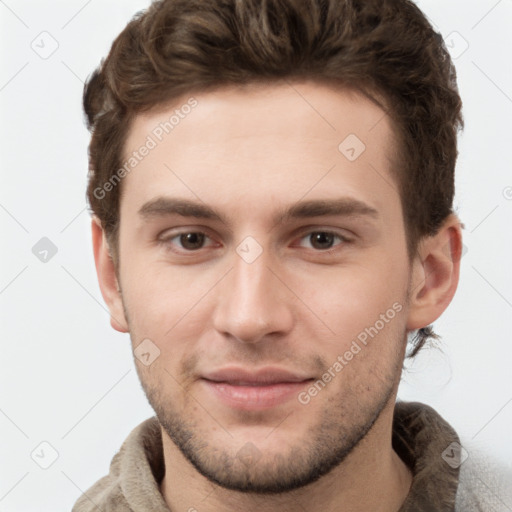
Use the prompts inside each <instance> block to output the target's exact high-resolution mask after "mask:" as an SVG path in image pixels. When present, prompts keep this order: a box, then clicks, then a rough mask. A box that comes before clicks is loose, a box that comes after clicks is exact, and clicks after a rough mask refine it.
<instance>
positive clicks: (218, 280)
mask: <svg viewBox="0 0 512 512" xmlns="http://www.w3.org/2000/svg"><path fill="white" fill-rule="evenodd" d="M194 98H195V100H194V101H190V102H189V103H188V104H189V105H192V104H193V107H191V108H183V105H185V104H187V100H188V97H185V98H184V99H183V100H182V101H180V102H177V103H175V104H173V105H172V106H171V107H169V109H165V110H164V111H159V112H157V113H155V112H152V113H148V114H144V115H141V116H139V117H137V118H136V119H135V121H134V124H133V126H132V129H131V131H130V134H129V137H128V140H127V144H126V158H127V159H128V158H129V157H130V156H133V151H138V150H139V148H141V147H142V146H144V145H146V147H148V146H151V147H150V149H149V150H148V151H147V152H146V151H139V156H140V153H142V152H143V153H147V154H146V156H144V157H143V158H140V161H138V163H137V165H136V167H134V168H133V170H131V171H130V172H129V173H128V175H127V176H126V177H125V178H124V179H123V183H122V187H123V194H122V200H121V209H120V219H121V221H120V230H119V255H120V266H119V268H118V275H119V282H120V288H121V293H122V295H121V296H122V304H123V308H124V317H123V318H122V319H121V324H123V325H125V326H126V329H127V330H129V332H130V335H131V339H132V343H133V348H134V349H135V353H136V354H137V353H139V354H140V353H141V352H143V357H141V360H139V359H136V365H137V370H138V373H139V376H140V379H141V382H142V386H143V388H144V390H145V392H146V394H147V396H148V399H149V401H150V403H151V405H152V406H153V408H154V410H155V412H156V414H157V416H158V419H159V421H160V423H161V425H162V427H163V429H164V431H165V433H166V434H167V435H168V436H169V438H170V439H172V441H173V443H174V445H175V446H176V447H178V448H179V450H180V451H181V452H182V454H183V455H184V456H185V457H186V458H187V459H188V460H189V461H190V462H191V463H192V464H193V465H194V466H195V467H196V469H197V470H198V471H199V472H200V473H202V474H203V475H205V476H207V477H208V478H209V479H210V480H211V481H213V482H216V483H218V484H220V485H222V486H224V487H226V488H230V489H238V490H246V491H247V490H250V491H255V492H279V491H285V490H290V489H293V488H296V487H299V486H302V485H305V484H307V483H310V482H312V481H314V480H315V479H318V478H319V477H320V476H322V475H323V474H325V473H327V472H328V471H330V470H332V469H333V468H334V467H336V466H337V465H338V464H339V463H340V462H341V461H342V460H343V459H344V458H345V457H347V456H348V455H349V454H350V453H351V452H352V451H353V450H354V449H355V448H356V447H357V446H358V444H359V443H360V441H361V440H362V439H363V438H364V437H365V436H366V435H367V434H368V432H369V431H371V429H372V426H373V425H374V424H375V422H377V421H378V419H379V417H381V415H382V414H383V411H385V410H386V408H387V409H390V408H391V409H392V407H393V405H394V397H395V394H396V386H397V384H398V380H399V377H400V371H401V367H402V361H403V355H404V347H405V335H406V330H407V327H406V324H407V319H406V317H407V310H408V304H407V294H408V289H409V286H410V266H409V260H408V256H407V246H406V235H405V229H404V222H403V213H402V209H401V202H400V197H399V195H398V192H397V185H396V181H395V178H394V175H393V172H392V170H393V169H392V166H393V163H392V156H393V148H395V141H394V139H393V128H392V125H391V123H390V121H389V120H388V118H387V117H386V116H385V115H384V112H383V111H382V110H381V109H380V108H379V107H377V106H376V105H375V104H374V103H373V102H371V101H370V100H369V99H367V98H366V97H365V96H363V95H360V94H358V93H354V92H348V91H346V90H339V89H338V90H336V89H333V88H330V87H327V86H323V85H319V84H313V83H298V84H294V86H293V87H291V86H290V85H266V86H251V87H248V88H246V89H244V90H241V89H221V90H218V91H216V92H208V93H203V94H196V95H194ZM176 110H178V113H176V112H175V111H176ZM173 115H175V117H176V116H177V117H176V119H177V118H179V121H176V119H174V120H173V121H172V122H173V127H172V130H171V129H169V125H165V124H162V123H165V122H166V121H169V119H170V118H171V116H173ZM162 126H167V131H168V133H166V131H165V130H164V129H163V128H162ZM159 127H160V129H159ZM148 137H150V139H151V140H152V141H153V142H154V143H155V144H153V142H149V140H150V139H148ZM159 139H161V140H159ZM363 144H364V146H363ZM144 340H146V341H144ZM148 340H149V341H148ZM142 342H144V344H143V345H140V344H141V343H142ZM139 345H140V347H139ZM138 347H139V348H138ZM150 362H151V364H149V363H150Z"/></svg>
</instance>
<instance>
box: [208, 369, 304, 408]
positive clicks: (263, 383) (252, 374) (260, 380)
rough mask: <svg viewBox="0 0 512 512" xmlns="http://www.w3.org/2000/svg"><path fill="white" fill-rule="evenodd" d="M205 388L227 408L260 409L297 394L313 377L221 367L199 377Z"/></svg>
mask: <svg viewBox="0 0 512 512" xmlns="http://www.w3.org/2000/svg"><path fill="white" fill-rule="evenodd" d="M201 380H202V382H203V384H204V385H205V387H206V388H207V390H208V391H209V392H210V393H211V394H213V395H214V396H215V398H217V399H219V400H220V401H221V402H222V403H224V404H225V405H227V406H228V407H230V408H234V409H239V410H246V411H250V410H263V409H270V408H272V407H276V406H278V405H281V404H283V403H285V402H287V401H288V400H290V399H291V398H293V397H296V396H297V394H298V393H299V392H300V390H301V389H302V388H304V386H305V385H306V384H308V383H309V382H311V381H312V380H313V378H312V377H311V376H309V375H303V374H298V373H294V372H291V371H289V370H285V369H280V368H272V367H267V368H260V369H258V370H252V371H248V370H245V369H243V368H235V367H231V368H224V369H221V370H217V371H213V372H209V373H208V374H205V375H203V376H202V378H201Z"/></svg>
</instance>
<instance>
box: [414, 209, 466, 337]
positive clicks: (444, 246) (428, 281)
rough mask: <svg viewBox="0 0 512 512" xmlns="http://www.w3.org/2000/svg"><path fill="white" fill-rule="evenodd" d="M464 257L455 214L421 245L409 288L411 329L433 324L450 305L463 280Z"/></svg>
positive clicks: (460, 234) (459, 228)
mask: <svg viewBox="0 0 512 512" xmlns="http://www.w3.org/2000/svg"><path fill="white" fill-rule="evenodd" d="M461 256H462V231H461V224H460V221H459V219H458V218H457V216H456V215H454V214H452V215H450V216H449V217H448V218H447V219H446V221H445V222H444V223H443V225H442V226H441V228H440V229H439V231H438V232H437V233H436V234H435V235H433V236H431V237H427V238H425V239H423V240H422V241H421V242H420V244H419V247H418V253H417V256H416V258H415V260H414V262H413V266H412V275H411V282H410V288H409V299H410V300H409V316H408V321H407V329H408V330H410V331H412V330H415V329H421V328H422V327H426V326H427V325H430V324H431V323H432V322H434V321H435V320H437V318H439V317H440V316H441V314H442V313H443V312H444V311H445V309H446V308H447V307H448V305H449V304H450V302H451V300H452V299H453V296H454V295H455V291H456V289H457V285H458V282H459V271H460V260H461Z"/></svg>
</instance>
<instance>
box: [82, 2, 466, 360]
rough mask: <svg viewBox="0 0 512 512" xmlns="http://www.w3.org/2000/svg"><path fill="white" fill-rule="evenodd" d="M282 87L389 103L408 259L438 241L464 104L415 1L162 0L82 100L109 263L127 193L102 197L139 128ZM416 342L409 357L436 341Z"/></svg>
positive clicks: (91, 191)
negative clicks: (217, 99) (145, 120)
mask: <svg viewBox="0 0 512 512" xmlns="http://www.w3.org/2000/svg"><path fill="white" fill-rule="evenodd" d="M288 80H312V81H316V82H320V83H321V82H327V83H334V84H339V86H341V87H348V88H355V89H358V90H360V91H362V92H364V93H365V94H367V95H369V96H371V97H373V98H375V97H381V98H384V102H385V106H384V108H385V109H386V110H387V113H388V114H389V116H390V118H391V119H392V121H393V124H394V127H395V128H396V131H397V138H398V140H399V148H398V154H399V162H396V164H397V165H396V169H394V170H393V171H394V172H396V181H397V183H398V186H399V189H400V196H401V200H402V208H403V212H404V221H405V225H406V231H407V240H408V247H409V254H410V255H411V254H412V253H413V252H414V250H415V248H416V245H417V243H418V241H419V240H420V239H421V238H422V237H424V236H428V235H433V234H435V233H436V231H437V230H438V229H439V227H440V226H441V224H442V222H443V221H444V220H445V219H446V217H447V216H448V215H449V214H450V213H452V202H453V196H454V169H455V162H456V159H457V132H458V130H459V129H460V128H462V126H463V119H462V114H461V108H462V103H461V100H460V97H459V94H458V90H457V85H456V74H455V69H454V66H453V64H452V61H451V59H450V56H449V54H448V52H447V50H446V47H445V45H444V42H443V39H442V37H441V35H440V34H438V33H437V32H435V31H434V30H433V28H432V26H431V25H430V23H429V22H428V20H427V19H426V17H425V16H424V15H423V14H422V12H421V11H420V10H419V9H418V7H417V6H416V5H415V4H414V3H413V2H412V1H409V0H157V1H154V2H153V3H152V4H151V6H150V7H149V8H148V9H147V10H146V11H142V12H141V13H138V14H137V15H135V17H134V18H133V19H132V20H131V21H130V23H129V24H128V25H127V26H126V28H125V29H124V30H123V31H122V32H121V34H120V35H119V36H118V37H117V39H116V40H115V41H114V43H113V45H112V48H111V50H110V53H109V55H108V56H107V58H106V59H105V60H104V61H103V62H102V63H101V65H100V67H99V68H98V69H97V70H95V71H94V73H93V74H92V76H91V77H90V78H89V79H88V81H87V82H86V84H85V88H84V98H83V105H84V110H85V113H86V116H87V124H88V128H89V130H90V131H91V132H92V137H91V142H90V146H89V183H88V189H87V197H88V201H89V204H90V207H91V209H92V212H93V213H94V214H95V215H96V216H97V217H98V218H99V219H100V221H101V223H102V226H103V229H104V230H105V233H106V235H107V237H108V239H109V242H110V245H111V248H112V251H113V253H116V251H117V232H118V227H119V203H120V197H121V190H122V187H121V185H119V186H117V187H112V190H111V191H109V193H108V194H106V195H105V196H104V197H101V196H100V197H98V195H99V194H98V193H97V190H99V189H101V187H102V185H103V184H104V183H107V182H108V181H109V180H111V179H112V177H113V176H114V175H115V174H116V173H117V172H118V171H119V169H120V167H121V165H122V155H123V149H124V144H125V140H126V137H127V134H128V130H129V127H130V125H131V121H132V119H133V118H134V116H136V115H137V114H139V113H141V112H144V111H147V110H149V109H152V108H155V107H158V106H159V105H163V104H167V103H169V102H170V101H172V100H173V99H175V98H178V97H180V96H182V95H184V94H187V93H189V94H192V93H197V92H200V91H205V90H209V89H212V88H216V87H222V86H228V85H243V84H251V83H255V82H278V81H288ZM95 191H96V192H95ZM114 258H115V255H114ZM418 334H419V336H418V337H417V340H416V341H417V343H416V346H415V349H414V351H413V353H412V354H411V356H414V355H415V354H416V353H417V352H418V350H419V349H420V348H421V346H422V345H423V344H424V342H425V340H426V338H427V337H428V336H429V335H433V332H432V331H431V330H430V328H426V329H422V330H420V331H419V333H418Z"/></svg>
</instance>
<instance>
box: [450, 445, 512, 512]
mask: <svg viewBox="0 0 512 512" xmlns="http://www.w3.org/2000/svg"><path fill="white" fill-rule="evenodd" d="M462 447H463V449H464V455H465V456H467V458H466V459H465V460H464V462H463V463H462V464H461V466H460V473H459V486H458V490H457V497H456V508H455V510H456V511H457V512H488V511H489V512H510V511H511V510H512V465H510V464H509V465H505V464H504V463H502V462H499V461H496V460H493V458H492V457H490V456H489V455H487V454H486V453H485V452H484V450H482V448H481V447H479V446H477V445H476V444H473V443H471V442H469V441H468V442H466V443H465V442H464V441H462Z"/></svg>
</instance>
